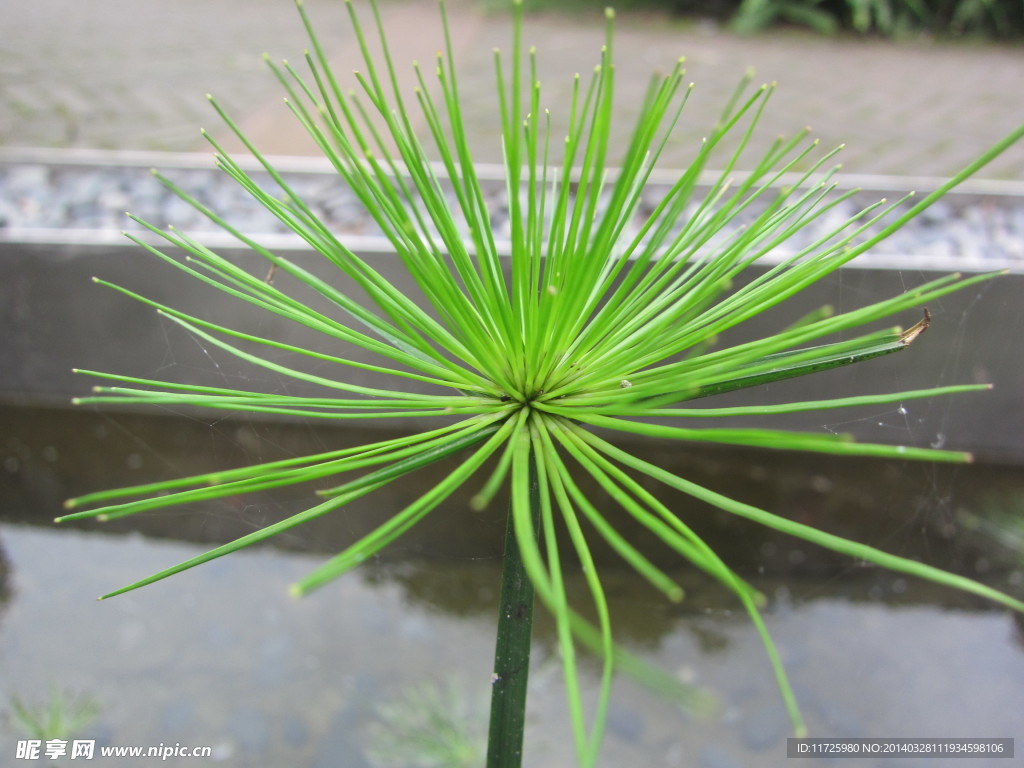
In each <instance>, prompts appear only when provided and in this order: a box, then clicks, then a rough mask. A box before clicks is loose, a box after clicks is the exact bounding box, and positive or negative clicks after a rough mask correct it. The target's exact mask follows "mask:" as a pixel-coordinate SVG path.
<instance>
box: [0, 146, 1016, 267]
mask: <svg viewBox="0 0 1024 768" xmlns="http://www.w3.org/2000/svg"><path fill="white" fill-rule="evenodd" d="M164 175H166V176H167V177H168V178H169V179H171V180H172V181H173V182H174V183H175V184H177V185H179V186H180V187H182V188H183V189H185V190H187V191H188V192H189V193H190V194H192V195H194V196H195V197H196V199H197V200H199V201H200V202H202V203H203V204H204V205H208V206H210V207H211V208H213V209H214V210H216V211H217V212H218V213H219V214H220V215H222V216H223V217H224V218H225V219H227V220H228V221H229V222H230V223H231V224H232V225H233V226H235V227H236V228H238V229H239V230H241V231H243V232H245V233H246V234H248V235H253V236H256V237H258V236H265V235H278V236H280V235H287V234H289V230H288V229H287V227H285V226H284V225H283V224H282V223H281V222H280V221H279V220H278V219H277V218H275V217H274V216H273V215H272V214H271V213H270V212H269V211H267V210H266V209H264V208H263V207H262V206H260V205H259V204H258V202H256V201H255V200H254V199H253V198H252V197H250V196H249V194H248V193H247V192H245V190H243V189H242V188H241V187H240V186H238V185H237V184H236V183H235V182H234V181H233V180H232V179H231V178H230V177H228V176H227V174H225V173H223V172H221V171H218V170H216V169H213V168H191V167H185V168H172V169H171V170H168V171H166V172H165V174H164ZM254 177H255V178H256V179H257V180H258V181H259V182H260V184H261V185H263V186H264V187H265V188H266V189H268V190H269V191H272V192H274V193H275V194H279V193H280V189H279V188H278V187H277V185H276V184H275V183H274V182H273V181H272V180H271V179H270V178H269V177H268V176H266V174H254ZM287 180H288V183H289V184H290V185H291V186H292V187H293V189H294V190H295V191H296V192H297V193H298V194H299V196H300V197H301V198H302V199H303V200H304V201H305V202H306V203H307V204H308V205H309V207H310V208H311V209H312V210H313V211H314V213H316V215H317V216H318V217H320V218H321V219H322V220H323V221H324V222H325V223H326V224H327V225H328V226H329V227H330V229H331V230H332V231H334V232H336V233H338V234H341V235H347V236H359V237H364V238H371V239H372V238H380V236H381V233H380V230H379V229H378V228H377V226H376V224H375V223H374V222H373V221H372V220H371V219H370V218H369V217H368V216H367V215H366V213H365V211H364V210H363V208H362V206H361V205H360V203H359V201H358V200H357V199H356V198H355V196H354V195H353V194H352V192H351V191H350V190H349V189H348V188H347V187H346V186H345V185H344V183H343V182H342V181H341V180H340V179H339V178H338V177H337V176H336V175H334V174H331V173H317V172H303V173H293V174H290V175H288V176H287ZM484 187H485V193H486V194H487V195H488V207H489V210H490V211H491V212H492V226H493V227H494V229H495V232H496V234H497V236H498V239H499V240H500V239H505V238H507V219H506V207H505V203H504V186H503V184H502V183H500V182H491V183H485V185H484ZM665 189H666V188H665V187H663V186H658V185H652V186H651V187H650V188H649V189H648V190H647V191H645V193H644V198H643V203H642V206H641V207H642V208H643V209H646V210H650V209H652V208H653V206H654V205H655V204H656V202H657V201H658V199H660V195H661V194H662V193H663V192H664V190H665ZM901 194H902V193H896V196H899V195H901ZM883 196H885V195H884V193H879V192H870V193H868V192H859V193H857V194H856V195H855V196H854V197H853V198H851V199H849V200H846V201H844V202H843V203H841V204H839V205H838V206H836V207H835V208H834V209H832V210H831V211H829V212H827V213H826V214H825V215H823V216H822V217H820V218H819V219H817V220H816V221H815V222H814V223H813V224H812V225H811V226H808V227H806V228H805V229H804V230H802V231H801V232H799V233H798V234H797V235H796V236H795V237H794V238H792V239H791V240H790V241H789V242H787V243H786V245H785V248H786V250H787V252H789V251H791V250H792V249H794V248H798V247H800V246H801V245H804V244H806V243H809V242H812V241H813V240H815V239H817V238H818V237H819V236H821V235H822V234H824V233H826V232H828V231H830V230H831V229H833V228H834V227H836V226H837V225H838V224H840V223H841V222H842V221H843V220H845V219H846V218H848V217H850V216H852V215H853V214H854V213H856V212H857V211H858V210H860V209H861V208H863V207H865V206H866V205H869V204H871V203H873V202H876V201H877V200H878V199H880V198H881V197H883ZM889 197H890V198H893V197H894V196H893V195H889ZM128 210H130V211H131V212H132V213H133V214H136V215H137V216H139V217H140V218H142V219H144V220H146V221H149V222H151V223H153V224H154V225H156V226H158V227H165V226H167V225H169V224H173V225H174V226H175V227H176V228H178V229H181V230H184V231H187V232H189V233H190V234H193V235H201V234H204V233H212V232H219V229H218V227H217V226H216V225H215V224H214V223H213V222H211V221H210V220H209V219H208V218H206V217H205V216H204V215H203V214H201V213H200V212H199V211H197V210H196V209H195V208H193V207H192V206H191V205H189V204H188V203H186V202H184V201H183V200H181V199H180V198H179V197H178V196H177V195H175V194H174V193H173V192H172V191H170V190H169V189H167V188H165V187H164V186H162V185H161V184H159V183H158V182H157V181H156V180H155V179H154V178H153V176H152V174H151V173H150V170H149V168H148V167H143V166H133V165H108V166H99V165H74V164H47V163H40V162H8V163H5V164H0V240H19V239H34V240H38V239H45V238H44V237H43V235H44V234H45V233H46V232H47V231H52V230H64V231H68V230H71V231H74V232H76V233H79V234H80V235H81V236H82V237H84V238H88V236H89V234H90V233H93V234H95V233H108V234H109V233H110V232H116V231H120V230H129V231H131V230H138V229H140V226H139V225H138V224H136V223H135V222H133V221H131V220H130V219H128V218H127V217H126V216H125V211H128ZM748 218H749V217H748ZM861 262H862V263H864V264H866V265H869V266H870V265H876V266H905V267H910V268H914V267H920V268H926V267H927V266H936V267H938V268H954V269H1011V270H1013V271H1022V270H1024V197H1019V196H1012V195H994V194H992V195H978V194H953V195H950V196H948V197H947V198H945V199H943V200H941V201H939V202H938V203H936V204H935V205H933V206H932V207H931V208H929V209H928V210H926V211H925V212H924V213H923V214H921V215H920V216H918V217H917V218H916V219H914V220H913V221H912V222H911V223H910V224H908V225H907V226H905V227H904V228H903V229H901V230H900V231H899V232H897V233H896V234H895V235H893V236H891V237H890V238H888V239H887V240H885V241H883V242H882V243H880V244H879V245H878V246H876V247H875V248H874V249H872V251H871V252H870V254H867V255H866V256H865V257H862V259H861Z"/></svg>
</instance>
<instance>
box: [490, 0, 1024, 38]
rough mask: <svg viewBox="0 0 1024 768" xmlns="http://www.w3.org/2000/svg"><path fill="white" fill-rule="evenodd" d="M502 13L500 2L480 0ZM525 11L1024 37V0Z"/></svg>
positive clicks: (857, 0) (579, 2) (742, 0)
mask: <svg viewBox="0 0 1024 768" xmlns="http://www.w3.org/2000/svg"><path fill="white" fill-rule="evenodd" d="M483 3H484V5H485V7H487V8H491V9H504V8H505V7H506V6H507V3H506V2H504V0H483ZM523 4H524V7H525V8H526V10H527V11H541V10H560V11H568V12H581V11H587V10H591V9H593V10H600V9H602V8H604V6H606V5H612V6H614V7H615V9H616V10H618V11H623V12H626V11H631V10H668V11H669V12H671V13H673V14H675V15H678V16H682V17H691V18H695V17H696V18H710V19H717V20H719V21H721V22H723V23H724V24H728V26H729V27H730V28H731V29H733V30H734V31H736V32H741V33H753V32H759V31H761V30H763V29H767V28H769V27H773V26H777V25H786V26H797V27H803V28H807V29H811V30H814V31H815V32H818V33H820V34H825V35H832V34H836V33H838V32H840V31H847V32H853V33H857V34H864V35H877V36H883V37H895V38H902V37H909V36H913V35H920V34H929V35H934V36H936V37H940V38H955V37H983V38H992V39H1010V38H1020V37H1022V36H1024V0H523Z"/></svg>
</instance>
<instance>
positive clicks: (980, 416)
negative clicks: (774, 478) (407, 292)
mask: <svg viewBox="0 0 1024 768" xmlns="http://www.w3.org/2000/svg"><path fill="white" fill-rule="evenodd" d="M222 253H224V254H225V255H230V256H231V258H234V259H237V260H238V263H240V264H250V265H251V267H252V272H253V273H254V274H260V275H262V274H265V272H266V266H265V264H264V263H263V262H262V261H259V260H258V259H257V258H256V257H254V256H252V255H251V254H248V253H245V252H244V251H237V252H233V253H228V252H222ZM288 255H289V256H290V257H292V258H294V259H296V260H297V261H299V262H300V263H302V264H303V265H304V266H307V267H309V268H312V269H315V270H316V271H318V272H319V273H320V274H322V275H327V276H331V277H332V279H334V280H335V281H336V280H337V276H338V275H337V270H334V269H333V268H332V267H330V266H329V265H325V264H323V263H322V260H321V259H320V258H319V257H318V256H316V255H315V254H313V253H311V252H294V253H289V254H288ZM368 258H370V257H368ZM372 258H373V259H374V264H375V265H376V266H377V267H378V268H379V270H380V271H381V272H382V273H384V274H385V275H386V276H389V277H391V278H392V279H394V280H395V281H396V282H397V283H398V284H399V285H401V284H402V279H403V278H402V273H401V269H400V265H399V264H398V263H397V259H395V258H394V257H391V256H387V255H377V256H372ZM938 274H939V273H933V272H927V271H922V270H918V269H910V268H905V269H900V270H895V269H859V268H848V269H844V270H843V271H842V272H841V273H840V274H838V275H835V276H833V277H831V278H830V279H829V280H828V281H827V282H823V283H822V284H820V285H818V286H816V287H815V288H814V289H812V290H809V291H807V292H805V293H804V294H803V295H801V296H799V297H797V298H795V299H793V300H791V302H790V306H788V307H787V308H785V309H784V310H781V311H778V312H776V317H774V318H773V317H771V316H769V317H765V318H758V319H757V320H755V321H754V322H753V323H751V324H750V326H751V327H749V328H746V329H743V331H742V333H739V334H737V336H736V338H737V340H739V339H741V338H750V337H751V336H752V335H753V334H761V333H768V332H771V331H772V330H773V329H775V328H777V327H781V325H782V324H785V322H787V320H788V319H791V318H796V317H799V316H801V315H802V314H804V313H806V312H808V311H810V310H812V309H814V308H816V307H818V306H820V305H822V304H826V303H828V304H832V305H834V306H835V307H836V308H837V309H838V310H843V309H850V308H853V307H856V306H862V305H864V304H866V303H869V302H871V301H875V300H878V299H881V298H885V297H888V296H891V295H893V294H895V293H898V292H901V291H903V290H906V289H908V288H911V287H913V286H915V285H918V284H920V283H923V282H925V281H927V280H929V279H932V278H934V277H936V276H938ZM94 275H96V276H100V277H102V278H104V279H107V280H110V281H111V282H114V283H118V284H121V285H124V286H126V287H128V288H131V289H133V290H136V291H138V292H140V293H142V294H144V295H146V296H149V297H151V298H153V299H155V300H157V301H160V302H165V303H167V304H170V305H171V306H174V307H176V308H179V309H182V310H184V311H186V312H190V313H194V314H197V315H199V316H202V317H204V318H207V319H210V320H212V321H215V322H221V323H224V324H226V325H229V326H231V327H234V328H238V329H240V330H244V331H248V332H251V333H255V334H259V335H266V336H270V337H272V338H276V339H280V340H284V341H289V342H292V343H299V344H302V343H308V344H313V345H314V346H315V347H316V348H318V349H321V350H323V351H327V352H330V353H332V354H336V355H339V356H350V357H352V358H354V359H363V360H368V359H369V358H368V357H367V356H366V354H365V353H361V351H360V350H358V349H344V348H342V347H341V346H339V345H338V344H337V342H333V341H331V340H327V339H322V338H317V336H316V335H315V334H312V333H311V332H309V331H307V330H306V329H303V328H296V327H294V326H293V325H291V324H289V323H287V322H285V321H283V320H280V319H278V318H274V317H269V316H267V314H266V313H264V312H262V311H259V310H257V309H255V308H253V307H250V306H246V305H244V304H242V303H240V302H235V301H232V300H230V299H228V298H226V297H223V296H222V295H220V294H218V293H217V292H215V291H213V290H212V289H209V288H207V287H205V286H202V285H199V284H197V282H196V281H195V280H193V279H191V278H190V277H188V276H187V275H184V274H182V273H180V272H178V271H176V270H174V269H172V268H171V267H169V266H167V265H164V264H162V263H161V262H159V261H158V260H157V259H155V258H153V257H151V256H149V255H148V254H146V253H145V252H144V251H143V250H142V249H140V248H138V247H136V246H133V245H130V244H128V245H121V244H111V245H91V246H81V245H75V246H72V245H48V244H28V245H15V244H10V243H7V244H4V245H2V247H0V327H2V328H3V329H4V333H3V336H2V350H3V352H2V359H3V364H2V366H0V397H2V398H4V399H6V400H8V401H11V400H14V401H18V402H26V403H34V404H38V403H58V404H59V403H66V402H68V401H69V399H70V398H71V397H72V396H75V395H82V394H86V393H87V392H88V389H89V387H90V386H92V385H93V384H95V383H97V382H96V381H95V380H93V379H90V378H88V377H83V376H80V375H74V374H73V373H72V372H71V369H72V368H73V367H77V368H92V369H97V370H101V371H107V372H112V373H122V374H129V375H135V376H141V377H148V378H154V379H168V380H173V381H181V382H187V383H200V382H203V383H207V384H211V385H220V386H230V387H238V388H243V389H246V388H258V389H265V388H268V387H269V388H271V390H275V389H278V388H284V389H285V390H286V391H289V392H292V393H302V392H309V391H311V390H310V389H309V388H308V387H306V386H305V385H301V383H300V384H299V385H297V384H296V383H294V382H291V381H282V380H281V379H280V377H278V376H277V375H276V374H273V373H271V372H269V371H266V370H261V369H256V368H254V367H253V366H252V365H249V364H247V363H245V362H243V361H240V360H237V359H235V358H233V357H232V356H231V355H229V354H227V353H224V352H222V351H219V350H216V349H210V348H209V345H208V344H200V343H198V341H197V340H196V339H193V338H192V337H190V335H189V334H187V333H186V332H185V331H184V330H182V329H181V328H179V327H177V326H176V325H175V324H173V323H171V322H169V321H167V320H166V319H163V318H160V317H159V316H157V315H156V313H155V312H154V311H153V310H152V309H151V308H149V307H147V306H144V305H142V304H139V303H137V302H134V301H132V300H131V299H129V298H127V297H124V296H122V295H120V294H119V293H117V292H115V291H112V290H110V289H109V288H106V287H103V286H98V285H95V284H94V283H93V282H92V281H91V277H92V276H94ZM275 285H278V286H279V287H282V288H283V287H285V286H286V285H287V277H286V276H282V275H278V276H277V277H275ZM1022 291H1024V275H1005V276H1002V277H1000V278H998V279H995V280H992V281H989V282H986V283H984V284H982V285H980V286H975V287H971V288H968V289H966V290H964V291H961V292H958V293H955V294H952V295H950V296H948V297H945V298H943V299H941V300H940V301H938V302H933V303H931V304H930V305H929V310H930V311H931V313H932V315H933V324H932V327H931V328H930V329H929V330H928V332H927V333H925V334H924V335H922V336H921V337H920V338H919V339H918V340H917V341H916V342H915V343H914V344H913V346H912V347H911V348H909V349H908V350H906V351H904V352H901V353H899V354H895V355H890V356H888V357H886V358H882V359H878V360H874V361H869V362H866V363H861V364H858V365H855V366H850V367H846V368H842V369H837V370H835V371H830V372H826V373H823V374H818V375H815V376H811V377H805V378H804V379H797V380H793V381H789V382H782V383H777V384H773V385H770V386H765V387H760V388H757V389H753V390H749V391H744V392H739V393H732V394H730V395H724V396H719V397H717V398H715V400H714V401H712V400H705V401H702V404H707V405H709V406H710V405H726V404H733V403H740V402H743V403H749V402H785V401H790V400H797V399H819V398H826V397H839V396H846V395H854V394H867V393H878V392H891V391H900V390H910V389H917V388H924V387H929V386H937V385H949V384H959V383H974V382H991V383H993V384H994V385H995V389H994V390H993V391H992V392H987V393H971V394H966V395H959V396H956V397H946V398H941V399H937V400H933V401H912V402H907V403H906V404H905V408H906V413H901V412H899V410H897V409H896V408H895V407H893V408H889V407H885V408H873V409H858V410H856V411H854V410H850V409H846V410H843V411H832V412H829V413H825V414H822V413H815V414H801V415H794V416H775V417H772V418H771V419H770V420H769V419H767V418H765V419H764V420H763V421H762V422H761V423H763V424H764V425H771V426H776V427H785V428H807V429H814V430H821V429H828V430H833V431H843V432H852V433H854V434H855V435H856V436H857V437H858V438H859V439H864V440H872V441H878V442H888V443H898V444H911V445H928V444H934V445H943V446H945V447H948V448H956V449H967V450H972V451H975V452H976V453H977V454H978V458H979V459H983V460H996V461H1005V460H1012V461H1019V460H1021V459H1024V406H1022V404H1021V402H1022V401H1021V397H1020V393H1021V392H1022V391H1024V355H1022V354H1021V344H1022V339H1021V330H1022V329H1024V302H1021V298H1020V297H1021V296H1022V295H1024V293H1022ZM336 314H337V313H336ZM919 318H920V313H919V312H917V311H914V312H910V313H907V314H906V315H904V316H901V317H899V318H896V319H895V322H899V323H901V324H903V325H904V326H909V325H912V324H913V323H914V322H916V321H917V320H918V319H919ZM773 319H774V320H775V321H777V323H778V324H775V323H773V322H771V321H772V320H773ZM282 361H283V362H292V361H291V360H288V359H287V358H285V357H282ZM317 372H318V373H321V374H323V375H343V376H345V377H346V378H347V380H350V381H356V382H359V383H364V382H366V381H369V380H370V379H369V377H367V376H366V375H365V374H363V373H362V372H360V371H358V370H356V369H345V370H344V371H341V372H339V370H338V369H337V367H334V370H331V369H330V368H329V367H328V366H327V364H325V365H324V367H323V368H320V369H319V370H318V371H317ZM378 383H379V382H378ZM319 394H323V392H322V391H321V392H320V393H319ZM716 423H717V424H718V425H723V426H724V424H723V423H722V422H716ZM743 423H747V424H749V423H752V420H749V419H747V420H744V422H743ZM390 426H399V425H397V424H396V423H395V422H391V423H390Z"/></svg>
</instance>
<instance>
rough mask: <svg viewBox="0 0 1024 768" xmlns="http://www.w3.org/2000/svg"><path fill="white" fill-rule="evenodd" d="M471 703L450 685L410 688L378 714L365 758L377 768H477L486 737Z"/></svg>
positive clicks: (477, 710) (423, 684) (425, 684)
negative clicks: (377, 767) (367, 757)
mask: <svg viewBox="0 0 1024 768" xmlns="http://www.w3.org/2000/svg"><path fill="white" fill-rule="evenodd" d="M479 692H481V691H478V693H479ZM472 699H473V697H472V696H469V695H466V693H465V692H464V691H462V690H460V689H459V688H456V687H455V686H454V685H453V684H452V683H451V682H450V681H449V682H448V683H447V684H439V683H434V682H428V681H424V682H421V683H418V684H416V685H414V686H412V687H410V688H409V689H408V690H406V691H403V693H402V695H401V696H400V697H399V698H397V699H395V700H394V701H392V702H389V703H387V704H383V705H381V706H380V707H379V708H378V710H377V717H378V723H377V724H376V726H378V727H374V728H373V729H372V730H371V732H370V745H369V747H368V749H367V754H368V756H369V757H370V759H371V760H372V762H373V764H374V765H377V766H380V767H381V768H391V767H393V768H477V766H479V765H480V764H481V762H482V761H483V757H484V754H485V746H486V745H485V736H486V734H485V732H484V730H483V728H482V726H483V725H485V722H484V721H482V720H481V718H480V716H479V715H480V711H481V709H480V706H479V702H475V701H473V700H472Z"/></svg>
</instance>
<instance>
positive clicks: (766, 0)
mask: <svg viewBox="0 0 1024 768" xmlns="http://www.w3.org/2000/svg"><path fill="white" fill-rule="evenodd" d="M882 1H883V2H884V0H882ZM821 3H822V0H743V2H741V3H740V6H739V8H737V9H736V13H735V14H733V16H732V19H731V20H730V22H729V26H730V27H731V28H732V30H733V31H734V32H739V33H740V34H750V33H752V32H758V31H760V30H762V29H764V28H765V27H769V26H771V25H773V24H776V23H778V22H780V21H781V22H788V23H790V24H796V25H798V26H802V27H809V28H810V29H813V30H814V31H815V32H817V33H818V34H821V35H834V34H835V33H836V32H838V31H839V21H838V20H837V19H836V16H835V14H834V13H832V12H831V11H829V10H827V9H826V8H822V7H820V6H821Z"/></svg>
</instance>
